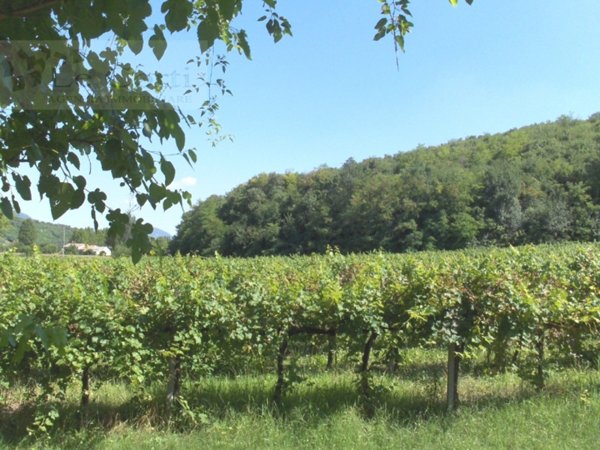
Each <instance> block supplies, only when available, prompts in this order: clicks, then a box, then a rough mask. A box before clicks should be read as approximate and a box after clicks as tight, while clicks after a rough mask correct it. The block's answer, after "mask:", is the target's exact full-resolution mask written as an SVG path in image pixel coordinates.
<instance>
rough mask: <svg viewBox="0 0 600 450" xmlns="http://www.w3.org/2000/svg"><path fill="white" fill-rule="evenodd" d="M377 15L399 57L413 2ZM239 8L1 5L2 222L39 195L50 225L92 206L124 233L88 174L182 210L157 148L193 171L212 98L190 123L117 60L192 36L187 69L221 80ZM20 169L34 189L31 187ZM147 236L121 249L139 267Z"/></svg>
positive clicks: (231, 2) (158, 83)
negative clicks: (218, 74) (194, 135)
mask: <svg viewBox="0 0 600 450" xmlns="http://www.w3.org/2000/svg"><path fill="white" fill-rule="evenodd" d="M467 2H468V3H470V0H468V1H467ZM380 3H381V14H382V19H381V20H380V21H379V22H378V23H377V25H376V35H375V39H381V38H382V37H384V36H387V35H393V36H394V42H395V45H396V46H397V48H403V46H404V36H405V35H406V33H408V32H409V31H410V28H411V26H412V23H411V22H410V21H409V17H410V11H409V9H408V8H409V0H394V1H390V0H380ZM451 3H453V4H456V3H457V2H456V0H451ZM245 4H247V2H243V1H242V0H164V1H162V2H158V1H150V0H119V1H116V0H14V1H10V2H8V1H5V2H1V3H0V42H1V45H0V181H1V182H2V193H1V194H0V206H1V207H2V211H3V212H4V214H5V215H7V216H8V217H11V216H12V213H13V209H14V210H16V211H17V212H19V211H20V204H19V198H22V199H23V200H30V199H31V198H32V190H33V189H34V188H37V191H38V193H39V195H40V196H41V197H42V198H44V197H45V198H47V200H48V202H49V204H50V208H51V212H52V216H53V218H54V219H57V218H59V217H61V216H62V215H63V214H64V213H65V212H67V211H68V210H71V209H77V208H80V207H82V206H83V205H84V204H85V203H87V205H88V207H89V208H90V210H91V215H92V220H93V221H94V225H95V226H96V228H97V214H103V215H104V216H105V218H106V219H107V220H108V222H109V226H110V228H111V230H112V232H121V231H123V230H124V229H125V227H126V226H127V225H128V221H129V218H128V216H127V214H126V213H125V212H123V211H121V210H120V209H113V208H111V207H110V202H109V200H108V198H107V195H106V193H105V192H104V191H103V189H102V188H101V187H97V186H90V185H89V183H88V178H87V177H86V176H85V174H86V169H88V170H90V169H91V170H99V169H101V170H102V171H104V172H106V173H108V174H110V175H111V176H112V177H113V178H115V179H118V180H119V182H120V183H121V185H122V186H123V187H126V188H128V189H129V190H130V191H131V193H132V194H133V195H135V198H136V200H137V203H138V204H139V206H143V205H145V204H150V205H151V206H152V207H153V208H157V207H159V206H162V208H164V209H168V208H170V207H171V206H173V205H175V204H181V203H183V202H186V201H187V202H189V201H190V194H189V193H188V192H185V191H182V190H177V189H173V188H171V187H170V185H171V183H172V182H173V180H174V179H175V167H174V165H173V163H172V162H171V161H170V160H169V158H168V156H167V155H165V154H163V153H162V152H161V144H162V143H163V142H164V141H173V142H174V143H175V144H176V147H177V149H178V150H179V152H180V154H181V156H182V157H183V158H185V159H186V160H187V161H188V162H190V163H193V162H195V160H196V153H195V150H194V148H190V145H189V143H188V142H186V134H185V130H186V127H188V126H197V125H203V124H207V125H209V126H210V125H211V124H213V125H214V124H215V122H214V119H213V118H212V114H213V113H214V111H215V109H216V103H215V98H214V97H209V98H208V99H207V101H206V102H205V103H204V104H203V105H202V107H201V108H200V111H198V114H197V115H186V114H184V113H183V112H182V111H181V110H179V109H178V108H177V107H176V106H175V105H173V104H171V103H169V102H167V101H164V100H162V99H161V95H160V94H161V93H162V92H164V89H165V83H164V82H163V75H162V74H161V73H160V72H157V73H154V74H150V73H146V72H145V71H144V70H143V69H141V68H139V66H137V65H135V64H132V63H130V62H126V61H125V60H124V57H123V56H124V53H125V51H126V50H127V49H128V50H130V51H131V52H132V53H133V54H134V55H138V54H139V53H140V52H141V51H142V50H143V48H144V47H148V48H150V49H152V52H153V53H154V55H155V57H156V59H158V60H160V59H161V58H162V56H163V55H164V53H165V52H166V51H167V47H168V39H169V37H170V36H172V35H174V34H176V33H181V32H185V31H195V32H196V35H197V38H198V49H197V55H198V57H196V58H192V60H191V61H190V62H191V63H194V64H197V65H204V67H206V68H207V69H208V67H207V66H210V65H213V66H219V67H221V68H223V69H224V68H225V67H226V65H227V63H226V61H225V59H224V58H223V57H221V56H213V53H214V52H213V51H212V50H213V49H214V48H215V43H216V42H217V41H220V42H221V43H222V44H223V45H222V46H220V47H219V48H224V49H225V50H224V51H226V52H232V51H237V52H239V53H241V54H243V55H245V56H246V57H248V58H250V57H251V50H250V45H249V42H248V37H247V33H246V31H245V30H244V29H243V28H240V27H238V26H237V22H236V21H237V19H238V18H239V16H241V14H242V10H243V6H244V5H245ZM159 5H160V8H159ZM263 7H264V14H263V15H262V16H261V17H260V18H258V20H259V21H263V22H264V24H265V28H266V30H267V32H268V33H269V34H270V35H271V36H272V37H273V40H274V41H275V42H277V41H279V40H280V39H282V37H283V36H284V35H290V34H291V25H290V23H289V21H288V20H287V19H286V18H285V17H283V16H281V15H280V14H279V13H278V12H277V0H265V1H264V3H263ZM156 9H158V11H156ZM111 36H112V37H113V38H114V39H113V40H112V41H111V42H113V43H114V44H111V45H109V46H106V47H104V46H103V45H101V44H100V40H99V38H101V37H103V38H104V37H111ZM102 47H104V48H102ZM209 50H211V51H209ZM202 83H208V84H209V85H210V84H211V83H213V84H215V86H216V87H217V88H218V89H220V90H221V92H222V93H225V92H228V90H227V88H226V87H225V84H224V82H223V80H222V79H218V80H214V82H212V81H210V80H208V81H207V80H204V79H201V80H200V84H202ZM196 88H197V89H198V86H196ZM92 160H93V163H91V162H90V161H92ZM88 166H89V167H88ZM24 167H29V168H32V169H33V171H34V173H36V174H37V175H39V177H38V178H37V179H35V177H34V179H30V177H29V175H27V174H25V173H24V172H23V168H24ZM34 185H35V186H34ZM151 232H152V227H151V226H150V225H149V224H146V223H144V221H143V220H137V221H136V222H135V223H133V224H132V227H131V237H130V239H129V240H128V244H129V245H130V246H132V254H133V258H134V260H137V259H139V258H140V257H141V254H142V253H143V252H146V251H148V250H150V248H151V245H150V241H149V239H148V235H149V234H150V233H151Z"/></svg>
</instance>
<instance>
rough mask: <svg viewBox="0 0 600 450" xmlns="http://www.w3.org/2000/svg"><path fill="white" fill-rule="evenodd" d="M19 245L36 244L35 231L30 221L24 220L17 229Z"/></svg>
mask: <svg viewBox="0 0 600 450" xmlns="http://www.w3.org/2000/svg"><path fill="white" fill-rule="evenodd" d="M18 238H19V243H20V244H23V245H33V244H35V243H36V242H37V229H36V227H35V223H34V222H33V220H31V219H25V220H24V221H23V223H21V227H20V228H19V236H18Z"/></svg>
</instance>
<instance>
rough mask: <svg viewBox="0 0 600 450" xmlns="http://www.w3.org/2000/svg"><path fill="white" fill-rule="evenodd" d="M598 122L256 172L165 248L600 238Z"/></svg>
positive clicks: (260, 251) (319, 248)
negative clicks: (299, 170) (337, 164)
mask: <svg viewBox="0 0 600 450" xmlns="http://www.w3.org/2000/svg"><path fill="white" fill-rule="evenodd" d="M599 123H600V122H599V118H598V115H594V116H592V117H590V118H589V119H588V120H584V121H578V120H572V119H569V118H566V117H562V118H560V119H559V120H558V121H556V122H554V123H546V124H541V125H534V126H530V127H525V128H521V129H519V130H513V131H510V132H507V133H503V134H498V135H494V136H489V135H486V136H480V137H470V138H467V139H463V140H458V141H453V142H450V143H448V144H445V145H441V146H438V147H432V148H418V149H416V150H414V151H412V152H407V153H399V154H397V155H395V156H388V157H385V158H371V159H368V160H365V161H363V162H361V163H356V162H355V161H353V160H349V161H348V162H347V163H346V164H344V165H343V167H341V168H340V169H331V168H321V169H317V170H315V171H313V172H311V173H308V174H294V173H288V174H285V175H278V174H268V175H267V174H263V175H259V176H257V177H255V178H253V179H252V180H250V181H249V182H247V183H245V184H243V185H240V186H238V187H237V188H235V189H234V190H232V191H231V192H230V193H228V194H227V195H226V196H224V197H211V198H210V199H207V200H206V201H204V202H199V203H198V204H197V205H196V206H195V207H194V208H193V209H192V210H191V211H190V212H188V213H186V214H185V215H184V217H183V220H182V222H181V224H180V225H179V228H178V233H177V235H176V236H175V238H174V239H173V241H172V242H171V250H172V251H173V252H175V251H180V252H182V253H190V252H191V253H194V252H195V253H199V254H202V255H209V254H214V253H215V252H218V253H221V254H225V255H238V256H254V255H275V254H293V253H301V254H306V253H313V252H321V253H322V252H324V251H325V249H326V248H327V246H328V245H333V246H337V247H338V248H339V249H340V250H342V251H344V252H362V251H370V250H375V249H384V250H387V251H394V252H402V251H413V250H426V249H457V248H464V247H469V246H475V245H490V244H495V245H508V244H523V243H541V242H554V241H559V240H577V241H593V240H597V239H598V237H599V236H600V190H599V189H598V172H597V169H598V167H600V163H599V158H600V156H599V155H600V127H599V126H598V124H599ZM213 237H214V238H213Z"/></svg>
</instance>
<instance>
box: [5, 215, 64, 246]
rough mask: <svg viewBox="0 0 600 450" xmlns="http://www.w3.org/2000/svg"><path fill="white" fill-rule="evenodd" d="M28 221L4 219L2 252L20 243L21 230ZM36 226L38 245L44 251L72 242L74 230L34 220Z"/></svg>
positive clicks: (16, 217) (18, 217)
mask: <svg viewBox="0 0 600 450" xmlns="http://www.w3.org/2000/svg"><path fill="white" fill-rule="evenodd" d="M25 220H26V218H25V217H20V216H15V217H14V218H13V219H11V220H8V219H4V226H2V227H0V251H5V250H7V249H9V248H11V247H14V246H15V245H16V243H17V242H18V236H19V229H20V228H21V225H22V224H23V222H24V221H25ZM33 222H34V224H35V229H36V234H37V239H36V244H37V245H39V246H40V248H41V249H42V251H43V250H44V249H45V248H55V249H60V248H62V246H63V239H65V242H72V241H71V236H72V234H73V232H74V230H75V229H74V228H73V227H70V226H66V225H59V224H55V223H49V222H41V221H38V220H33Z"/></svg>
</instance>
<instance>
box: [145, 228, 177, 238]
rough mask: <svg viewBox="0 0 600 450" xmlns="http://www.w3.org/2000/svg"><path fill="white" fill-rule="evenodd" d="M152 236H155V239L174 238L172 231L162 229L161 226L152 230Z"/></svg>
mask: <svg viewBox="0 0 600 450" xmlns="http://www.w3.org/2000/svg"><path fill="white" fill-rule="evenodd" d="M150 237H153V238H154V239H158V238H167V239H171V238H172V236H171V234H170V233H167V232H166V231H165V230H161V229H160V228H155V229H154V231H153V232H152V234H151V235H150Z"/></svg>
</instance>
